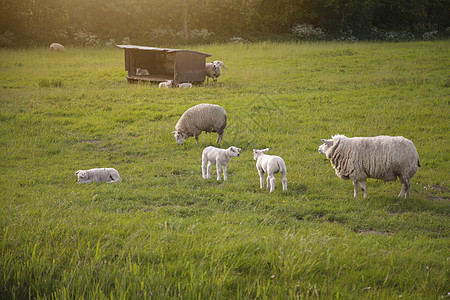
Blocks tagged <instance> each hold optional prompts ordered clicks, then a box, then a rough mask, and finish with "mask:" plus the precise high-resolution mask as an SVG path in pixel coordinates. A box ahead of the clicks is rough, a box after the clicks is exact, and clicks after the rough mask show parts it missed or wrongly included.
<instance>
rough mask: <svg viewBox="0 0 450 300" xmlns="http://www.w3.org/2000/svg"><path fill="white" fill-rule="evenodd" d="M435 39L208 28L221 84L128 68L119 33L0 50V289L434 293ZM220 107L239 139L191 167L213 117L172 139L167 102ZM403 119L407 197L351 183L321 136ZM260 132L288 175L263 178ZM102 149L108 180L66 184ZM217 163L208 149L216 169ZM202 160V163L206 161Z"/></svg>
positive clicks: (438, 175) (441, 245)
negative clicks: (157, 80) (231, 35)
mask: <svg viewBox="0 0 450 300" xmlns="http://www.w3.org/2000/svg"><path fill="white" fill-rule="evenodd" d="M448 49H449V42H448V41H442V42H417V43H416V42H414V43H395V44H389V43H354V44H346V43H305V44H293V43H266V42H265V43H260V44H250V45H223V44H220V45H219V44H217V45H204V46H197V47H196V48H195V50H199V51H204V52H207V53H211V54H213V56H212V57H211V60H215V59H219V60H222V61H224V62H225V64H226V65H227V66H228V70H224V72H223V75H222V77H220V78H219V80H218V84H217V86H216V87H213V86H206V85H203V86H196V87H194V88H192V89H169V90H167V89H158V88H157V86H156V85H149V84H127V83H126V81H125V75H126V73H125V71H124V59H123V51H122V50H120V49H101V50H100V49H94V50H89V49H73V48H72V49H67V52H66V53H64V54H59V53H57V54H55V53H49V52H48V50H47V49H32V50H15V51H13V50H0V89H1V93H0V101H1V102H0V125H1V126H0V136H1V139H0V188H1V191H2V192H1V196H0V205H1V206H0V211H1V213H0V253H1V259H0V276H1V277H0V278H1V279H0V298H2V299H25V298H30V299H34V298H37V299H69V298H70V299H83V298H84V299H106V298H112V299H170V298H185V299H194V298H195V299H296V298H322V299H324V298H325V299H326V298H330V299H331V298H337V299H361V298H363V299H380V298H398V297H400V296H401V297H403V298H405V299H423V298H430V299H437V298H440V297H441V296H444V297H446V296H447V293H448V292H450V284H449V282H448V278H449V270H450V266H449V260H450V256H449V253H450V252H449V245H450V244H449V233H450V232H449V229H450V226H449V221H448V220H449V216H450V204H449V198H450V197H449V196H450V193H449V190H448V185H449V172H448V170H449V169H450V163H449V161H450V151H449V150H450V144H449V132H450V128H449V125H450V122H449V116H450V109H449V94H450V91H449V87H450V84H449V83H450V81H449V80H450V77H449V76H450V73H449V71H448V70H449V69H450V66H449V62H450V55H449V51H448ZM203 102H209V103H215V104H219V105H221V106H222V107H224V108H225V110H226V111H227V114H228V126H227V128H226V130H225V133H224V139H223V142H222V144H221V145H220V146H221V147H223V148H225V147H228V146H231V145H234V146H237V147H240V148H242V149H243V151H242V153H241V156H240V157H239V158H234V159H233V160H232V161H231V162H230V164H229V166H228V176H229V179H228V181H227V182H217V181H216V180H213V179H212V180H204V179H202V178H201V168H200V165H201V152H202V150H203V148H204V147H206V146H208V145H215V140H216V138H217V136H216V134H208V135H205V134H202V135H201V136H200V143H199V145H196V144H195V140H194V139H193V138H190V139H188V140H187V142H186V143H185V144H184V145H183V146H181V147H177V146H176V144H175V140H174V138H173V136H172V135H171V134H170V132H171V131H173V130H174V126H175V124H176V122H177V120H178V118H179V117H180V115H181V114H182V113H183V112H184V111H185V110H186V109H187V108H189V107H191V106H193V105H195V104H198V103H203ZM334 134H345V135H347V136H375V135H381V134H383V135H403V136H405V137H407V138H409V139H411V140H412V141H413V142H414V143H415V145H416V148H417V150H418V152H419V156H420V160H421V165H422V167H421V168H420V169H419V170H418V172H417V174H416V175H415V177H414V178H413V180H412V190H411V198H409V199H399V198H397V197H396V196H397V195H398V193H399V191H400V183H399V182H398V181H397V182H383V181H377V180H368V185H367V186H368V194H369V198H368V199H363V198H362V197H361V195H360V198H359V199H356V200H355V199H353V197H352V195H353V186H352V183H351V182H349V181H343V180H341V179H339V178H338V177H337V176H336V175H335V174H334V172H333V170H332V168H331V167H330V164H329V162H328V161H327V160H326V158H325V157H324V156H323V155H320V154H319V153H318V152H317V148H318V146H319V145H320V143H321V142H320V139H321V138H329V137H331V135H334ZM266 147H268V148H270V151H269V154H275V155H280V156H281V157H283V158H284V160H285V162H286V165H287V168H288V175H287V176H288V191H287V192H285V193H284V192H282V191H281V182H280V181H281V180H280V178H279V177H278V176H277V177H276V178H277V183H276V188H275V192H274V193H272V194H269V193H268V191H267V190H260V189H259V178H258V175H257V172H256V168H255V162H254V160H253V158H252V155H251V151H252V149H253V148H258V149H259V148H266ZM94 167H114V168H116V169H117V170H118V171H119V172H120V174H121V177H122V178H123V182H121V183H117V184H96V183H94V184H83V185H82V184H76V176H75V175H74V173H75V171H76V170H78V169H89V168H94ZM213 171H215V169H213ZM213 177H215V176H213Z"/></svg>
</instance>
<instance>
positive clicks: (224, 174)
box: [223, 165, 228, 180]
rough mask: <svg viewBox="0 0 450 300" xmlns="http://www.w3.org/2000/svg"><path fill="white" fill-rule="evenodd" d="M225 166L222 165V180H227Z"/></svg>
mask: <svg viewBox="0 0 450 300" xmlns="http://www.w3.org/2000/svg"><path fill="white" fill-rule="evenodd" d="M227 179H228V177H227V166H226V165H223V180H227Z"/></svg>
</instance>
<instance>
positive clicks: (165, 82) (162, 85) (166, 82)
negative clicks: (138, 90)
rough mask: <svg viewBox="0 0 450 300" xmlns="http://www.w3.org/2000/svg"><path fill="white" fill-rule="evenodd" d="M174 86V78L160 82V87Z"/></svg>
mask: <svg viewBox="0 0 450 300" xmlns="http://www.w3.org/2000/svg"><path fill="white" fill-rule="evenodd" d="M172 86H173V80H167V81H163V82H161V83H160V84H159V86H158V87H159V88H171V87H172Z"/></svg>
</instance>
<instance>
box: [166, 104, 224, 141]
mask: <svg viewBox="0 0 450 300" xmlns="http://www.w3.org/2000/svg"><path fill="white" fill-rule="evenodd" d="M226 126H227V113H226V112H225V110H224V109H223V108H222V107H220V106H219V105H215V104H208V103H202V104H197V105H195V106H193V107H191V108H189V109H188V110H186V111H185V112H184V113H183V115H182V116H181V117H180V119H179V120H178V122H177V124H176V125H175V131H172V133H173V134H174V137H175V140H176V142H177V145H182V144H183V143H184V141H185V140H186V139H187V138H189V137H191V136H194V137H195V140H196V141H197V144H198V136H199V135H200V134H201V133H202V131H204V132H206V133H208V132H217V134H218V137H217V143H220V141H221V140H222V137H223V130H224V129H225V127H226Z"/></svg>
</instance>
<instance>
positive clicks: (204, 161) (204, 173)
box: [202, 158, 208, 179]
mask: <svg viewBox="0 0 450 300" xmlns="http://www.w3.org/2000/svg"><path fill="white" fill-rule="evenodd" d="M206 164H207V161H206V159H205V158H203V159H202V177H203V178H205V179H206V178H208V176H207V174H206Z"/></svg>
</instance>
